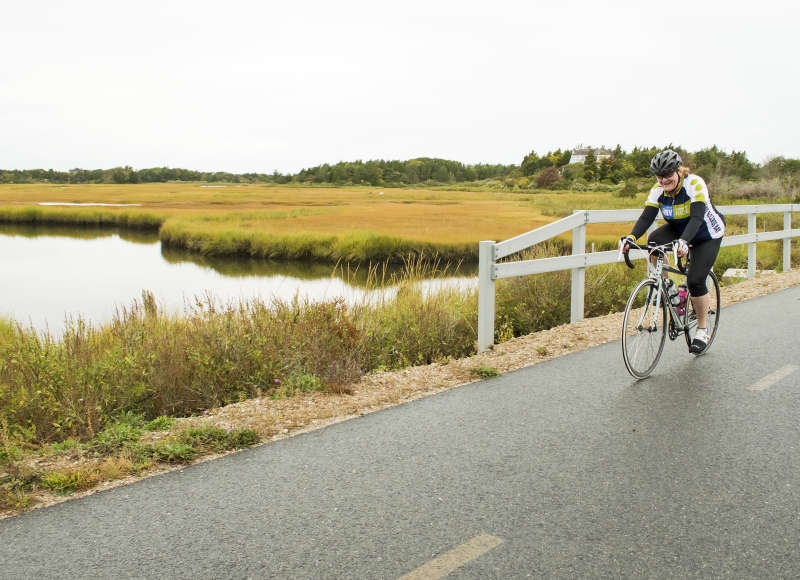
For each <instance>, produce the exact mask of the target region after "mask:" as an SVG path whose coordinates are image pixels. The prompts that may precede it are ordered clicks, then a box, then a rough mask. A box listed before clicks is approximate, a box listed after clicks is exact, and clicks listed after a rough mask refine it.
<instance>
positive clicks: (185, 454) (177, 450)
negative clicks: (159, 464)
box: [152, 441, 197, 462]
mask: <svg viewBox="0 0 800 580" xmlns="http://www.w3.org/2000/svg"><path fill="white" fill-rule="evenodd" d="M152 450H153V451H152V454H153V458H154V459H156V460H158V461H166V462H183V461H189V460H191V459H192V458H193V457H194V456H195V455H197V451H196V450H195V448H194V447H192V446H191V445H189V444H187V443H182V442H179V441H174V442H170V441H162V442H160V443H157V444H156V445H153V447H152Z"/></svg>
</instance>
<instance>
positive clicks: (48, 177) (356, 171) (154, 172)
mask: <svg viewBox="0 0 800 580" xmlns="http://www.w3.org/2000/svg"><path fill="white" fill-rule="evenodd" d="M667 147H669V148H671V149H674V150H676V151H678V152H679V153H680V154H681V157H682V158H683V159H684V161H685V163H686V164H687V165H689V166H690V167H691V168H692V169H693V170H694V171H695V172H697V173H699V174H700V175H704V176H705V175H711V174H712V173H713V174H714V175H721V176H735V177H738V178H740V179H743V180H751V179H756V178H761V177H782V176H797V175H800V160H797V159H787V158H784V157H775V158H773V159H771V160H770V161H769V162H767V163H766V164H764V165H763V166H761V165H758V164H755V163H752V162H751V161H750V160H749V159H748V158H747V155H746V154H745V152H744V151H732V152H731V153H728V152H726V151H723V150H722V149H720V148H718V147H717V146H716V145H714V146H712V147H709V148H706V149H701V150H699V151H694V152H689V151H687V150H685V149H683V148H682V147H680V146H675V145H668V146H665V147H646V148H645V147H634V148H633V150H631V151H630V152H628V151H625V150H623V149H622V148H621V147H620V146H619V145H617V146H616V148H615V149H613V151H611V154H610V155H609V156H601V158H600V159H598V156H597V155H596V154H595V151H596V149H593V148H588V149H589V152H588V154H587V156H586V159H585V161H584V162H583V163H573V164H571V163H570V161H571V157H572V150H569V149H567V150H563V151H562V150H561V149H557V150H556V151H548V152H547V153H545V154H543V155H539V154H537V153H536V151H531V152H530V153H528V154H527V155H525V156H524V157H523V159H522V161H521V162H520V163H519V165H516V164H510V165H503V164H488V163H478V164H472V165H471V164H464V163H460V162H458V161H451V160H447V159H438V158H430V157H418V158H415V159H409V160H407V161H396V160H395V161H386V160H371V161H360V160H359V161H342V162H339V163H336V164H333V165H331V164H328V163H325V164H322V165H318V166H316V167H310V168H308V169H302V170H301V171H299V172H297V173H294V174H292V173H287V174H284V173H279V172H278V171H274V172H272V173H229V172H224V171H216V172H205V171H195V170H191V169H180V168H170V167H152V168H148V169H138V170H137V169H134V168H132V167H130V166H124V167H114V168H111V169H80V168H76V169H71V170H69V171H55V170H53V169H13V170H2V169H0V183H60V184H69V183H117V184H124V183H164V182H168V181H202V182H225V183H267V184H286V183H297V184H320V185H373V186H404V185H415V184H426V185H431V184H448V183H469V182H479V181H486V180H497V179H507V178H512V179H520V178H526V179H528V180H534V181H535V183H536V185H537V186H539V187H552V186H555V185H556V184H558V185H560V186H569V185H570V184H571V183H572V182H575V181H583V182H601V183H610V184H617V183H620V182H622V181H625V180H629V179H632V178H642V177H649V176H650V159H651V158H652V157H653V155H655V154H656V153H657V152H658V151H661V150H663V149H666V148H667Z"/></svg>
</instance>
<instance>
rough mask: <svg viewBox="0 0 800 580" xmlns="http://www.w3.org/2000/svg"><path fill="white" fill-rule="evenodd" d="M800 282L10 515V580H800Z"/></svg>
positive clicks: (0, 568) (0, 540)
mask: <svg viewBox="0 0 800 580" xmlns="http://www.w3.org/2000/svg"><path fill="white" fill-rule="evenodd" d="M799 323H800V287H795V288H791V289H788V290H784V291H781V292H777V293H775V294H772V295H769V296H764V297H761V298H757V299H754V300H750V301H747V302H744V303H740V304H735V305H732V306H730V307H727V308H724V309H723V311H722V316H721V318H720V324H721V326H720V333H719V334H718V337H717V340H716V342H715V343H714V345H713V347H712V348H711V349H710V351H709V353H708V354H706V355H705V356H702V357H697V358H696V357H694V356H691V355H689V354H688V353H687V348H686V344H685V342H684V341H683V339H682V338H680V339H679V340H678V341H675V342H669V341H668V343H667V345H666V346H665V354H664V357H663V358H662V360H661V363H660V365H659V367H658V368H657V369H656V371H655V373H654V375H653V376H652V377H651V378H649V379H647V380H644V381H639V382H637V381H634V380H633V379H632V378H631V377H630V376H629V375H628V374H627V372H626V371H625V367H624V365H623V363H622V358H621V353H620V345H619V342H614V343H610V344H606V345H603V346H599V347H596V348H592V349H588V350H584V351H582V352H578V353H574V354H571V355H567V356H564V357H561V358H558V359H555V360H552V361H549V362H546V363H542V364H538V365H536V366H534V367H531V368H528V369H523V370H520V371H516V372H513V373H508V374H506V375H503V376H501V377H497V378H493V379H489V380H485V381H481V382H478V383H474V384H471V385H467V386H464V387H461V388H457V389H453V390H450V391H447V392H444V393H441V394H439V395H436V396H432V397H428V398H426V399H422V400H419V401H415V402H412V403H408V404H405V405H400V406H397V407H393V408H391V409H388V410H385V411H381V412H379V413H374V414H370V415H367V416H364V417H361V418H359V419H355V420H351V421H347V422H343V423H339V424H336V425H333V426H330V427H327V428H324V429H320V430H317V431H314V432H311V433H307V434H304V435H300V436H297V437H294V438H290V439H286V440H282V441H278V442H274V443H269V444H266V445H262V446H260V447H257V448H253V449H249V450H246V451H243V452H240V453H237V454H234V455H229V456H227V457H224V458H222V459H219V460H216V461H211V462H208V463H204V464H199V465H196V466H192V467H188V468H186V469H184V470H182V471H175V472H172V473H169V474H165V475H161V476H157V477H153V478H150V479H147V480H143V481H141V482H138V483H136V484H133V485H129V486H126V487H121V488H116V489H113V490H108V491H105V492H101V493H98V494H95V495H93V496H89V497H86V498H83V499H78V500H74V501H69V502H65V503H62V504H59V505H55V506H52V507H50V508H45V509H40V510H35V511H33V512H30V513H27V514H25V515H22V516H19V517H15V518H11V519H7V520H3V521H0V576H1V577H3V578H63V577H76V578H94V577H104V578H128V577H137V578H400V577H403V576H406V575H407V578H439V577H443V576H445V575H447V574H449V576H447V577H448V578H481V579H483V578H526V577H561V578H576V577H578V578H600V577H636V578H640V577H653V578H675V577H681V578H686V577H690V578H693V577H697V578H700V577H702V578H708V577H727V578H779V577H780V578H787V577H798V576H800V554H798V545H800V518H799V517H798V508H799V507H800V421H799V420H798V418H800V356H798V351H799V350H800V348H799V347H798V338H797V335H798V330H799V329H800V324H799Z"/></svg>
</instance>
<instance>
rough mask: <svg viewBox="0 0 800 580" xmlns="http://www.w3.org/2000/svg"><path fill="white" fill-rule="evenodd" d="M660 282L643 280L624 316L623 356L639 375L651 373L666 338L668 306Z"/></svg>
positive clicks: (634, 372) (643, 375)
mask: <svg viewBox="0 0 800 580" xmlns="http://www.w3.org/2000/svg"><path fill="white" fill-rule="evenodd" d="M657 296H658V286H657V285H656V283H655V282H654V281H653V280H649V279H648V280H642V281H641V282H639V284H638V285H637V286H636V288H634V289H633V292H631V296H630V298H628V303H627V304H626V305H625V315H624V316H623V318H622V359H623V360H624V361H625V367H626V368H627V369H628V372H629V373H630V374H631V375H633V376H634V377H636V378H637V379H644V378H645V377H648V376H649V375H650V373H652V372H653V369H654V368H656V365H657V364H658V359H659V358H661V352H662V351H663V350H664V341H665V340H666V338H667V306H666V304H665V303H664V298H665V297H664V296H663V293H662V296H661V300H659V301H658V303H655V302H656V297H657Z"/></svg>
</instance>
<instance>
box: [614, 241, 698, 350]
mask: <svg viewBox="0 0 800 580" xmlns="http://www.w3.org/2000/svg"><path fill="white" fill-rule="evenodd" d="M636 248H637V249H639V250H641V251H643V252H647V255H648V257H647V260H646V261H647V276H646V277H647V278H649V279H650V280H652V281H653V282H654V283H655V285H656V288H657V289H658V290H657V292H656V302H655V304H656V305H658V304H661V301H662V299H663V301H664V304H665V305H666V307H667V311H668V312H669V338H670V340H675V339H676V338H678V336H680V334H681V333H682V332H685V331H687V330H689V329H690V328H691V324H690V321H689V320H688V317H689V308H688V307H686V308H684V311H683V314H679V313H678V310H677V309H676V308H675V305H673V304H672V301H671V300H669V299H668V296H666V285H665V282H666V278H665V277H664V273H665V272H669V273H671V274H677V275H679V276H683V277H684V279H685V278H686V272H685V269H679V268H674V267H672V266H670V264H669V262H667V259H666V257H667V251H668V249H669V250H671V251H672V252H673V253H674V251H675V247H674V243H672V242H671V243H669V244H663V245H661V246H652V247H648V246H645V247H642V246H638V245H637V246H636ZM653 255H655V256H656V260H655V261H656V263H655V265H653V263H652V261H651V260H650V258H651V257H652V256H653ZM675 260H676V261H678V258H677V255H676V257H675ZM626 261H628V260H627V256H626ZM688 300H689V298H688V297H687V301H688ZM648 311H652V321H651V326H655V325H656V320H657V318H658V309H657V308H653V309H645V310H644V311H642V314H641V317H640V319H639V321H638V322H639V324H640V325H642V324H643V322H645V320H644V318H645V316H646V315H647V314H648Z"/></svg>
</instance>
